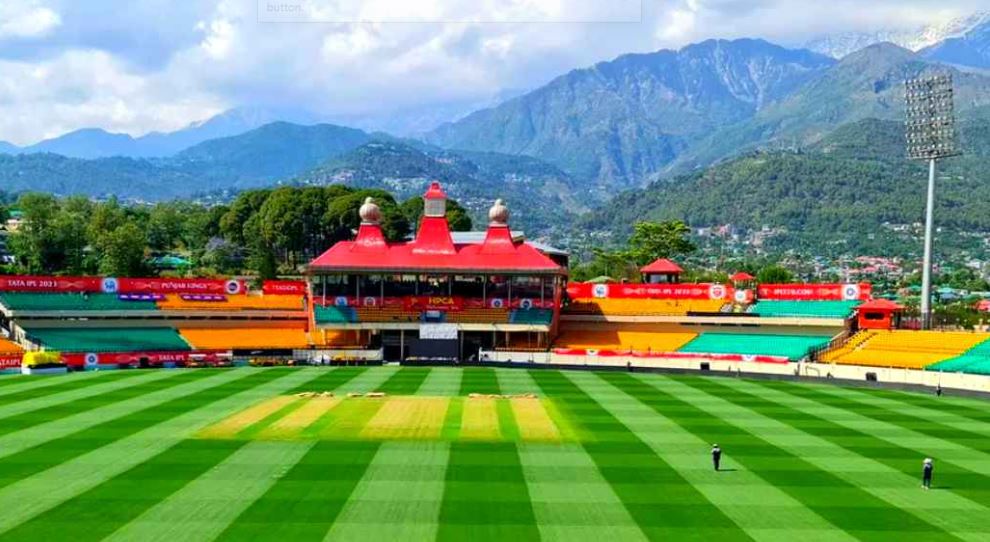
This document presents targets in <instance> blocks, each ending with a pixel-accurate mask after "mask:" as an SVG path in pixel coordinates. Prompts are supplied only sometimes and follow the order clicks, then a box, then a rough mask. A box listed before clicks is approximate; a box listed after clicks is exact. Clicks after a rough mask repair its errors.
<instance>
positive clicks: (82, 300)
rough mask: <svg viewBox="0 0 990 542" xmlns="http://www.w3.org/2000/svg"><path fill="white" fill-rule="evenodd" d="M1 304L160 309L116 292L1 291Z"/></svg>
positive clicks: (48, 308)
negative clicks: (85, 293) (122, 296)
mask: <svg viewBox="0 0 990 542" xmlns="http://www.w3.org/2000/svg"><path fill="white" fill-rule="evenodd" d="M0 304H2V305H3V306H5V307H7V308H8V309H10V310H13V311H127V310H141V311H153V310H158V307H157V306H156V305H155V302H154V301H123V300H121V299H119V298H118V297H117V295H116V294H98V293H93V294H88V295H83V294H39V293H29V292H4V293H0Z"/></svg>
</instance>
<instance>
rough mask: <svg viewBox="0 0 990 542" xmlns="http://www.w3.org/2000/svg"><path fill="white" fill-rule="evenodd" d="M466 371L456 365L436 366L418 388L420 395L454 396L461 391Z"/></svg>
mask: <svg viewBox="0 0 990 542" xmlns="http://www.w3.org/2000/svg"><path fill="white" fill-rule="evenodd" d="M463 374H464V371H463V370H461V369H457V368H454V367H434V368H432V369H430V374H429V376H427V377H426V380H424V381H423V384H422V385H421V386H420V387H419V390H417V393H419V394H420V395H432V396H445V397H446V396H452V395H458V394H459V393H460V392H461V375H463Z"/></svg>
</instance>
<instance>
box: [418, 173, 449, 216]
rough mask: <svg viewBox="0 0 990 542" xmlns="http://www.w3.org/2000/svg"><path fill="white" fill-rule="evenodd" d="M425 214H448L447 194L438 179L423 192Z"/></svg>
mask: <svg viewBox="0 0 990 542" xmlns="http://www.w3.org/2000/svg"><path fill="white" fill-rule="evenodd" d="M423 216H427V217H441V216H447V194H445V193H444V191H443V188H441V187H440V183H439V182H437V181H433V182H432V183H430V188H429V189H427V190H426V193H425V194H423Z"/></svg>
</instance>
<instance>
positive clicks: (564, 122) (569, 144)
mask: <svg viewBox="0 0 990 542" xmlns="http://www.w3.org/2000/svg"><path fill="white" fill-rule="evenodd" d="M967 24H969V23H967ZM963 26H966V25H962V26H960V27H959V31H958V32H955V31H954V33H952V35H951V37H948V38H946V39H945V40H943V41H940V42H939V43H937V44H933V45H930V46H927V47H922V48H921V49H920V50H919V51H917V52H916V51H912V50H909V49H906V48H903V47H900V46H898V45H895V44H891V43H878V44H872V45H869V46H867V47H864V48H862V49H859V50H857V51H855V52H853V53H851V54H848V55H845V56H844V57H842V58H841V59H835V58H832V57H831V56H828V55H824V54H819V53H816V52H813V51H809V50H806V49H789V48H785V47H782V46H779V45H775V44H772V43H769V42H766V41H763V40H757V39H739V40H708V41H705V42H702V43H698V44H693V45H689V46H687V47H684V48H682V49H680V50H677V51H672V50H662V51H657V52H653V53H646V54H629V55H623V56H620V57H618V58H616V59H614V60H611V61H608V62H601V63H598V64H596V65H594V66H591V67H588V68H583V69H576V70H573V71H571V72H569V73H566V74H564V75H561V76H560V77H557V78H556V79H553V80H552V81H551V82H550V83H548V84H547V85H544V86H542V87H540V88H537V89H534V90H532V91H529V92H526V93H523V94H520V95H518V96H514V97H511V98H508V99H506V100H504V101H502V102H500V103H498V104H497V105H493V106H491V107H486V108H484V109H481V110H478V111H475V112H473V113H471V114H469V115H467V116H465V117H464V118H461V119H459V120H456V121H454V122H449V123H445V124H443V125H441V126H439V127H437V128H435V129H434V130H432V131H430V132H428V133H426V134H425V135H423V136H422V138H421V139H419V140H416V139H403V138H399V137H396V136H393V135H388V134H384V133H369V132H367V131H364V130H360V129H355V128H348V127H345V126H340V125H336V124H313V123H312V118H309V117H307V116H306V115H305V114H302V113H299V112H279V111H266V110H249V109H245V110H235V111H232V112H228V113H225V114H223V115H220V116H218V117H215V118H214V119H210V120H209V121H207V122H204V123H200V124H196V125H192V126H189V127H187V128H186V129H184V130H180V131H178V132H173V133H171V134H149V135H148V136H143V137H140V138H131V137H130V136H126V135H123V136H122V135H120V134H108V133H106V132H102V131H95V130H87V131H80V132H75V133H73V134H67V135H66V136H63V137H61V138H56V139H54V140H50V141H46V142H42V143H39V144H37V145H34V146H31V147H28V148H25V149H16V148H15V149H13V151H14V152H16V154H12V155H11V154H3V153H5V152H7V153H10V152H11V148H10V146H4V145H3V144H2V143H0V186H2V187H3V189H4V190H7V191H14V192H16V191H23V190H44V191H51V192H56V193H59V194H71V193H83V194H90V195H95V196H106V195H110V194H116V195H119V196H122V197H128V198H134V199H145V200H152V199H167V198H173V197H189V196H190V195H193V194H201V193H204V192H211V191H224V190H239V189H245V188H252V187H258V186H265V185H269V184H272V183H298V184H328V183H347V184H354V185H359V186H369V187H381V188H387V189H389V190H392V191H395V192H397V193H398V194H399V195H401V196H403V197H405V196H407V195H413V194H415V193H417V192H418V191H420V190H421V189H422V188H423V186H424V184H425V182H426V180H428V179H431V178H436V179H441V180H443V181H444V182H445V183H448V184H449V185H450V186H451V193H452V194H453V195H454V196H455V197H457V198H458V199H460V200H462V203H464V204H465V206H466V207H467V208H468V209H469V210H470V211H471V212H472V214H473V215H474V216H475V217H476V218H477V219H479V220H484V216H483V214H484V210H485V209H487V206H489V205H490V203H491V202H490V201H489V200H490V198H491V195H492V194H500V195H506V196H507V197H509V199H510V204H512V206H513V209H514V210H515V211H516V213H517V216H518V217H519V218H520V219H521V220H523V221H524V222H525V224H526V225H527V227H531V228H533V229H535V230H536V231H535V233H536V234H546V233H549V232H553V234H554V235H557V234H559V235H561V236H563V237H566V230H567V229H568V228H573V226H574V225H575V224H578V227H579V228H581V229H595V228H605V229H609V230H611V231H622V230H623V228H627V227H628V224H630V223H631V222H630V221H631V220H633V219H634V217H638V216H675V215H678V214H679V215H680V216H682V217H684V218H686V219H689V220H691V221H695V222H697V223H698V224H705V223H707V221H714V220H717V219H718V217H721V216H726V217H733V218H732V220H733V221H735V222H738V223H740V224H742V223H745V224H751V225H755V224H757V223H758V222H764V223H769V224H773V223H777V222H780V223H782V224H787V225H789V226H791V227H795V228H810V230H814V231H827V229H828V228H837V227H839V226H842V227H846V226H848V227H855V221H840V223H839V226H837V225H836V224H837V223H835V222H829V220H831V219H828V220H826V219H819V218H816V217H818V216H819V215H816V214H815V213H818V212H822V213H839V212H840V211H837V210H835V209H834V207H835V206H839V205H844V204H846V203H847V202H846V200H844V199H843V198H845V197H846V196H844V195H841V196H840V194H846V192H844V191H843V189H842V188H841V186H842V185H836V184H834V183H833V184H832V185H829V184H828V183H824V184H822V187H821V188H820V189H816V188H814V186H815V183H817V182H818V180H819V177H821V176H823V175H824V176H825V177H827V178H829V179H832V177H833V176H834V177H835V178H836V179H846V180H847V181H848V180H849V179H851V178H853V177H854V176H857V175H861V176H863V179H872V180H873V181H875V182H872V183H871V182H865V181H863V182H859V181H857V183H856V189H857V190H859V191H860V192H861V195H860V196H857V197H861V198H862V199H861V201H862V202H873V203H872V204H873V205H874V207H875V209H877V210H878V211H877V212H879V213H880V214H879V215H869V216H870V217H871V218H870V219H869V220H868V221H864V222H863V223H862V227H864V228H865V227H873V226H874V225H875V224H876V222H877V220H880V219H882V218H883V217H884V216H886V215H884V213H887V214H890V217H892V219H893V218H896V219H897V220H901V219H904V220H908V219H909V218H910V217H911V216H913V215H912V213H914V210H915V209H914V207H910V206H909V207H905V208H904V209H905V214H896V213H893V211H891V210H890V209H889V207H888V206H886V205H885V204H884V203H883V201H882V196H883V195H884V194H886V193H898V194H899V192H896V191H893V190H892V188H891V183H895V182H896V180H897V179H898V178H902V177H904V176H914V175H915V174H916V173H917V172H918V169H917V167H916V166H914V165H912V164H910V163H907V162H904V161H903V160H902V159H901V158H900V156H901V154H902V151H901V150H900V149H901V148H902V141H901V142H900V143H897V142H896V141H897V137H900V136H899V135H897V134H899V133H900V132H899V130H900V128H897V127H898V126H900V123H901V121H900V119H901V118H902V117H903V110H904V104H903V95H902V94H903V81H904V80H905V79H906V78H910V77H915V76H918V75H922V74H928V73H936V72H939V73H944V72H949V73H951V74H952V75H953V77H954V80H955V86H956V92H955V97H956V106H957V112H958V116H959V119H960V126H961V127H962V126H965V127H966V129H965V131H964V134H963V135H964V136H965V137H964V139H963V147H964V148H966V147H968V146H969V145H970V144H976V145H977V146H982V145H984V143H983V139H981V138H982V137H983V136H982V135H981V134H982V133H983V132H981V131H980V129H979V126H981V125H985V124H986V123H987V121H988V120H990V113H988V112H990V75H988V72H986V71H984V70H983V69H982V68H981V66H983V65H984V63H986V59H987V52H988V51H990V21H987V20H984V21H983V22H982V23H981V24H976V25H975V26H974V25H969V26H966V27H965V29H964V30H963V29H962V27H963ZM283 115H289V116H292V115H295V116H294V118H295V119H296V120H297V122H284V121H281V120H279V119H278V118H279V117H281V116H283ZM981 123H983V124H981ZM857 130H858V131H860V132H863V133H868V134H871V136H875V137H876V138H877V141H873V140H865V141H862V143H863V145H862V148H861V149H859V150H857V149H855V148H854V147H855V146H854V145H850V144H849V142H850V141H855V140H856V138H855V137H854V136H853V135H854V134H855V133H856V131H857ZM895 132H896V134H895ZM879 142H883V145H880V144H879ZM981 148H982V147H981ZM885 153H886V154H885ZM890 153H893V154H895V155H896V156H897V158H896V160H895V159H893V158H890V157H889V156H887V154H890ZM115 155H124V156H115ZM833 160H834V161H835V164H836V165H834V166H833V165H830V163H831V161H833ZM956 162H958V165H956V166H953V168H956V169H954V171H957V172H958V173H959V175H962V176H964V177H965V178H966V179H967V181H966V182H970V181H973V182H974V183H975V184H973V185H972V186H971V185H968V184H965V183H964V184H962V185H960V186H962V187H964V188H965V189H972V190H974V193H982V192H979V189H978V185H979V182H978V181H980V180H982V181H986V180H990V179H985V178H984V177H985V174H984V173H983V170H982V168H981V167H980V166H979V165H978V164H977V163H976V162H974V160H973V159H972V158H964V159H960V160H957V161H956ZM767 164H769V165H772V166H773V168H771V167H769V166H768V165H767ZM774 168H780V170H781V171H782V172H787V175H784V174H783V173H781V174H779V175H778V174H776V173H775V170H774ZM740 172H745V173H746V174H745V175H742V174H740ZM754 175H757V177H754ZM788 175H790V176H788ZM760 176H766V177H768V178H769V177H773V178H780V179H782V180H781V181H780V183H778V184H773V183H763V182H755V181H757V180H758V179H760V178H763V177H760ZM738 178H744V179H747V183H748V184H733V182H731V181H732V179H738ZM912 178H913V177H912ZM832 181H834V182H835V183H838V182H839V181H837V180H835V179H832ZM832 181H830V182H832ZM912 182H913V181H912ZM781 183H782V184H781ZM786 186H792V187H793V188H794V190H793V191H792V192H789V193H788V194H789V196H788V198H790V199H788V200H787V201H788V202H789V203H788V204H787V205H783V204H782V203H780V202H781V201H782V200H781V199H780V195H781V192H780V191H781V190H787V189H786ZM830 186H831V188H828V187H830ZM799 187H800V188H799ZM730 188H731V191H729V190H730ZM744 188H745V190H746V193H747V196H748V197H751V198H753V200H752V202H751V203H752V204H751V205H743V206H740V205H739V204H738V203H737V202H735V200H733V199H732V198H730V197H728V195H726V194H730V193H736V192H738V191H740V190H743V189H744ZM822 190H834V191H835V193H836V194H837V196H836V197H835V198H824V199H822V198H821V191H822ZM960 190H961V191H960V192H959V193H963V192H962V189H960ZM623 191H628V192H624V193H623V195H621V196H619V198H618V199H615V200H613V199H612V198H613V197H614V196H615V195H616V194H618V193H620V192H623ZM699 193H706V194H708V193H711V194H713V197H712V198H710V199H706V198H701V197H697V194H699ZM813 196H815V197H818V198H819V199H818V200H815V199H813ZM692 197H694V199H695V200H697V201H705V202H706V204H705V205H706V207H705V209H699V208H696V207H692V205H691V204H689V203H691V198H692ZM988 197H990V194H988ZM623 198H625V199H623ZM678 198H681V199H678ZM905 198H906V196H905ZM679 201H682V203H678V202H679ZM822 201H824V202H825V206H824V207H823V208H822V209H817V206H819V205H820V203H821V202H822ZM849 201H853V200H849ZM904 201H907V200H906V199H904ZM981 201H986V200H974V201H971V202H966V205H965V206H964V207H965V208H966V209H967V210H966V213H965V215H966V216H969V217H971V218H972V217H976V216H979V214H980V212H982V213H983V214H984V215H987V216H990V206H987V208H986V209H984V208H983V207H982V206H984V204H983V203H981ZM853 203H855V202H854V201H853ZM775 205H776V207H775ZM911 205H915V204H914V203H912V204H911ZM595 207H597V208H598V209H600V210H599V211H598V212H597V213H593V214H592V218H589V219H587V220H590V221H591V222H581V220H583V219H580V218H579V217H580V215H581V214H582V213H584V212H585V211H587V210H588V209H590V208H595ZM775 209H776V210H775ZM885 209H886V210H885ZM780 210H783V211H782V212H784V214H780V212H778V211H780ZM841 212H845V211H841ZM871 212H872V211H871ZM740 213H750V216H749V217H748V218H747V217H746V216H742V215H740ZM605 215H614V217H616V218H615V219H608V218H607V217H606V216H605ZM895 215H896V216H895ZM788 217H790V218H788ZM793 217H798V218H793ZM890 217H888V218H890ZM967 224H968V227H972V228H982V227H984V224H983V222H982V221H981V220H979V219H976V218H973V219H972V220H970V221H969V222H967ZM986 226H987V227H988V229H990V224H987V225H986Z"/></svg>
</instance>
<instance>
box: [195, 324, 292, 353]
mask: <svg viewBox="0 0 990 542" xmlns="http://www.w3.org/2000/svg"><path fill="white" fill-rule="evenodd" d="M179 333H180V334H181V335H182V337H183V338H184V339H185V340H186V342H188V343H189V344H190V345H192V346H193V348H195V349H197V350H292V349H297V348H299V349H301V348H307V347H308V346H309V339H308V337H307V336H306V331H305V330H303V329H300V328H267V327H265V328H251V327H242V328H231V329H225V328H220V329H216V328H205V329H204V328H183V329H180V330H179Z"/></svg>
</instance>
